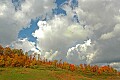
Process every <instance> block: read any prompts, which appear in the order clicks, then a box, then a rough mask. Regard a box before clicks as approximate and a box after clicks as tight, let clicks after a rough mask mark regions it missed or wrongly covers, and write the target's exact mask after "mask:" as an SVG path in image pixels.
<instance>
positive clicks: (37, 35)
mask: <svg viewBox="0 0 120 80" xmlns="http://www.w3.org/2000/svg"><path fill="white" fill-rule="evenodd" d="M119 32H120V3H119V0H0V44H1V45H2V46H4V47H6V46H10V47H11V48H17V49H23V51H24V52H26V51H32V52H37V53H38V54H40V55H41V57H42V58H44V57H45V58H46V59H49V60H54V59H57V60H60V59H62V60H63V61H68V62H69V63H74V64H80V63H87V64H98V65H99V64H100V65H110V66H112V67H114V68H117V69H118V70H120V35H119Z"/></svg>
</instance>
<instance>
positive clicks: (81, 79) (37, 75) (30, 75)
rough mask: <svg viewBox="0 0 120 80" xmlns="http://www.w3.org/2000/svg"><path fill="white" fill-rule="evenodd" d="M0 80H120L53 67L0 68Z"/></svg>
mask: <svg viewBox="0 0 120 80" xmlns="http://www.w3.org/2000/svg"><path fill="white" fill-rule="evenodd" d="M0 80H120V76H117V75H110V74H107V75H105V74H104V75H103V74H102V75H96V74H91V73H88V74H84V73H82V72H76V71H73V72H72V71H69V70H65V69H61V68H57V67H54V66H45V65H41V66H34V67H31V68H23V67H21V68H20V67H17V68H12V67H7V68H0Z"/></svg>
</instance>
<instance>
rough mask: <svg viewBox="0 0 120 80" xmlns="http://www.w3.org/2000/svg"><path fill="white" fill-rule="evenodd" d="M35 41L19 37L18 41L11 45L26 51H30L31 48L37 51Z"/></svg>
mask: <svg viewBox="0 0 120 80" xmlns="http://www.w3.org/2000/svg"><path fill="white" fill-rule="evenodd" d="M34 45H35V43H34V42H29V41H28V40H27V38H25V39H22V40H21V39H18V40H17V41H14V42H12V43H11V46H12V47H14V48H15V49H22V50H23V51H24V52H28V51H30V50H32V51H34V52H35V50H36V49H35V46H34Z"/></svg>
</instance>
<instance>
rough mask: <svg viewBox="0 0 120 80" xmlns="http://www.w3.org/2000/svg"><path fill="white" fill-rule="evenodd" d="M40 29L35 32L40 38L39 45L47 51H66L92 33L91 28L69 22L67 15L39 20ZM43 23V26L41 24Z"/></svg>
mask: <svg viewBox="0 0 120 80" xmlns="http://www.w3.org/2000/svg"><path fill="white" fill-rule="evenodd" d="M38 24H39V25H38V26H39V29H38V30H36V31H35V33H33V36H34V37H37V38H38V40H37V41H38V42H37V43H38V47H39V48H40V49H42V50H45V51H50V50H53V51H60V52H63V53H66V52H67V50H68V48H69V47H72V46H73V45H76V43H77V42H79V43H81V42H83V41H84V40H85V39H86V38H87V37H88V36H89V35H90V34H92V33H91V32H90V31H89V29H84V28H83V26H81V25H79V24H77V23H72V24H70V23H69V20H67V18H66V17H65V16H61V17H60V16H55V17H54V18H53V19H52V20H50V21H48V22H47V23H46V22H45V21H39V22H38ZM41 24H43V26H42V25H41Z"/></svg>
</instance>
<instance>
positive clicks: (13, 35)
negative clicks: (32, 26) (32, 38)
mask: <svg viewBox="0 0 120 80" xmlns="http://www.w3.org/2000/svg"><path fill="white" fill-rule="evenodd" d="M53 2H54V0H51V1H49V0H25V2H23V3H22V4H21V10H18V11H17V12H16V11H15V8H14V5H13V3H12V1H11V0H3V1H0V37H1V38H0V43H1V44H2V45H3V46H5V45H7V44H10V43H11V42H12V41H15V40H17V35H18V33H19V31H20V30H21V29H22V28H23V27H24V28H25V27H26V26H28V25H29V23H30V20H31V19H35V18H36V17H39V16H41V15H46V13H47V12H50V13H51V11H52V9H53V8H54V7H55V6H56V5H55V3H53Z"/></svg>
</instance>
